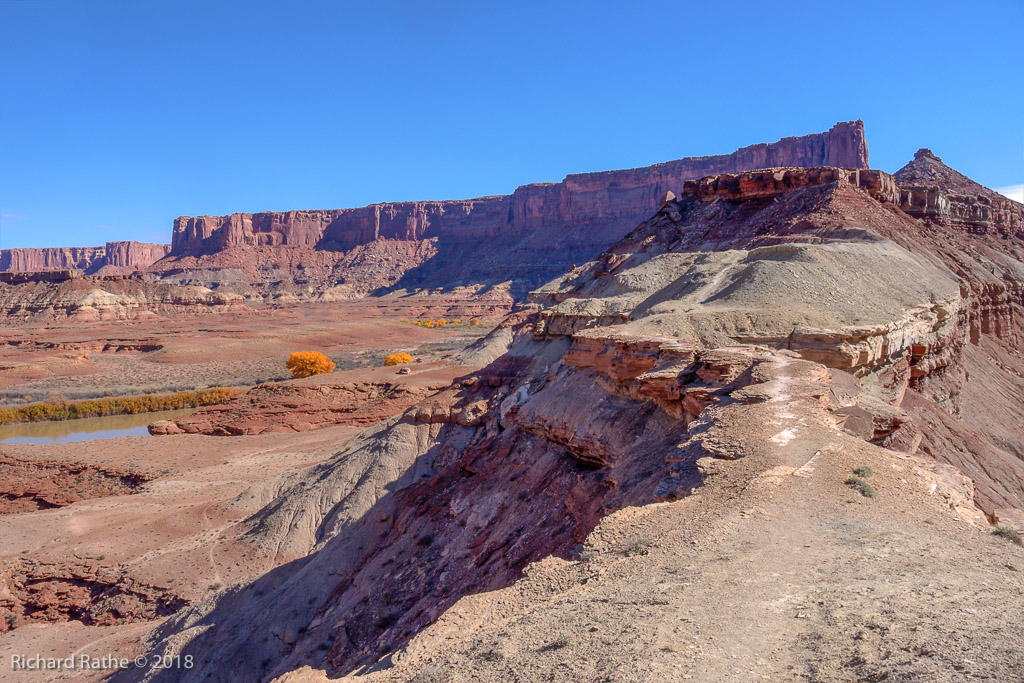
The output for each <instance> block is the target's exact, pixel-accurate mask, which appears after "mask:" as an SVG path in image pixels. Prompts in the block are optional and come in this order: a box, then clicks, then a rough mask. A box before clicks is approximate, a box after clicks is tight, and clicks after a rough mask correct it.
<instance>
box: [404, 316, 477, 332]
mask: <svg viewBox="0 0 1024 683" xmlns="http://www.w3.org/2000/svg"><path fill="white" fill-rule="evenodd" d="M402 322H403V323H411V324H413V325H416V326H417V327H425V328H427V329H431V330H432V329H435V328H439V327H463V326H465V325H471V326H473V327H476V326H477V325H479V324H480V318H470V319H469V320H468V321H466V320H463V319H462V318H453V319H452V320H448V319H447V318H438V319H437V320H431V319H430V318H424V319H422V320H409V319H408V318H402Z"/></svg>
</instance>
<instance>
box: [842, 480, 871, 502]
mask: <svg viewBox="0 0 1024 683" xmlns="http://www.w3.org/2000/svg"><path fill="white" fill-rule="evenodd" d="M844 483H845V484H846V485H847V486H849V487H850V488H852V489H854V490H855V491H860V495H862V496H864V497H865V498H874V497H875V487H874V486H872V485H871V484H869V483H867V482H866V481H864V480H863V479H861V478H860V477H850V478H849V479H847V480H846V481H845V482H844Z"/></svg>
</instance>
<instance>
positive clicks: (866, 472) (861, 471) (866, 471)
mask: <svg viewBox="0 0 1024 683" xmlns="http://www.w3.org/2000/svg"><path fill="white" fill-rule="evenodd" d="M853 473H854V474H856V475H857V476H858V477H870V476H871V468H870V467H868V466H867V465H861V466H860V467H857V468H855V469H854V470H853Z"/></svg>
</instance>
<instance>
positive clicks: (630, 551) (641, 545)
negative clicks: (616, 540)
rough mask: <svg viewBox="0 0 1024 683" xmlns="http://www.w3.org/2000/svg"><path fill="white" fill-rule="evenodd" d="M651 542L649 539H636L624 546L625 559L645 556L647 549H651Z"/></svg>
mask: <svg viewBox="0 0 1024 683" xmlns="http://www.w3.org/2000/svg"><path fill="white" fill-rule="evenodd" d="M651 543H653V541H652V540H651V539H649V538H638V539H636V540H634V541H632V542H631V543H630V544H629V545H628V546H626V551H625V553H624V554H625V555H626V557H633V556H634V555H646V554H647V551H648V549H649V548H650V547H651Z"/></svg>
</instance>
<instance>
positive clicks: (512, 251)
mask: <svg viewBox="0 0 1024 683" xmlns="http://www.w3.org/2000/svg"><path fill="white" fill-rule="evenodd" d="M777 166H788V167H793V166H797V167H817V166H835V167H842V168H856V169H866V168H867V167H868V148H867V142H866V140H865V136H864V124H863V122H862V121H851V122H846V123H837V124H836V125H835V126H833V127H832V128H831V129H830V130H829V131H827V132H824V133H816V134H813V135H805V136H802V137H788V138H783V139H781V140H779V141H778V142H775V143H771V144H768V143H760V144H756V145H751V146H749V147H744V148H742V149H740V150H737V151H736V152H733V153H732V154H724V155H718V156H708V157H691V158H684V159H678V160H675V161H668V162H665V163H661V164H655V165H653V166H647V167H643V168H634V169H626V170H619V171H603V172H598V173H582V174H575V175H569V176H566V178H565V179H564V180H562V182H559V183H535V184H530V185H523V186H521V187H519V188H517V189H516V190H515V192H513V193H512V194H511V195H501V196H494V197H480V198H476V199H466V200H453V201H419V202H398V203H385V204H373V205H370V206H365V207H361V208H354V209H331V210H310V211H286V212H261V213H235V214H230V215H227V216H194V217H191V216H182V217H179V218H177V219H175V220H174V224H173V233H172V243H171V245H169V246H168V245H157V244H143V243H139V242H109V243H107V245H106V246H104V247H76V248H72V247H67V248H54V249H6V250H3V251H2V252H0V271H46V270H78V271H81V272H82V273H84V274H86V275H92V274H123V273H126V272H131V271H133V270H146V271H148V272H151V273H153V274H154V275H155V276H158V277H163V278H169V281H171V282H174V283H178V284H196V285H201V286H206V287H214V288H216V287H220V286H226V287H227V288H228V289H231V290H232V291H239V292H240V293H243V294H245V295H246V296H253V297H257V298H258V297H261V296H262V297H276V296H280V295H281V294H282V293H284V294H286V295H290V294H288V292H289V291H290V289H296V291H297V292H298V295H301V296H312V298H330V297H335V298H337V297H343V298H349V297H352V296H364V295H367V294H373V293H386V292H387V291H390V290H393V289H403V288H404V289H418V288H438V287H441V288H446V287H447V288H450V287H460V286H468V287H473V286H477V287H479V286H485V287H490V286H495V285H501V286H506V287H508V288H509V290H510V292H511V294H512V295H513V296H515V297H516V298H522V297H524V296H525V294H526V292H528V291H529V290H530V289H531V288H533V287H535V286H538V285H540V284H542V283H543V282H545V281H547V280H548V279H550V278H551V277H554V276H556V275H558V274H559V273H561V272H563V271H564V270H565V268H566V267H567V266H568V265H569V264H571V263H582V262H585V261H586V260H587V259H589V258H591V257H593V256H594V255H595V254H597V253H599V252H600V251H601V250H602V249H604V248H605V247H606V246H608V245H609V244H612V243H613V242H615V241H616V240H617V239H619V238H620V237H622V236H623V235H625V234H626V233H627V232H628V231H629V230H631V229H632V228H633V227H635V225H636V224H637V223H638V222H640V221H641V220H643V219H644V218H646V217H647V216H648V215H650V214H651V212H653V211H655V210H657V209H658V207H659V205H660V204H661V201H662V199H663V198H664V197H665V196H666V195H667V194H668V193H670V192H679V191H680V189H681V188H682V186H683V183H684V182H685V181H686V180H692V179H695V178H700V177H703V176H708V175H713V174H718V173H738V172H742V171H747V170H753V169H759V168H768V167H777ZM284 247H288V248H289V249H288V250H283V249H281V248H284ZM268 249H269V251H268ZM254 250H257V251H254ZM268 273H269V275H268ZM282 274H287V275H288V276H290V277H286V278H284V279H283V280H282V277H281V276H282ZM310 290H312V292H313V293H312V295H310V293H309V292H310Z"/></svg>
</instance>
